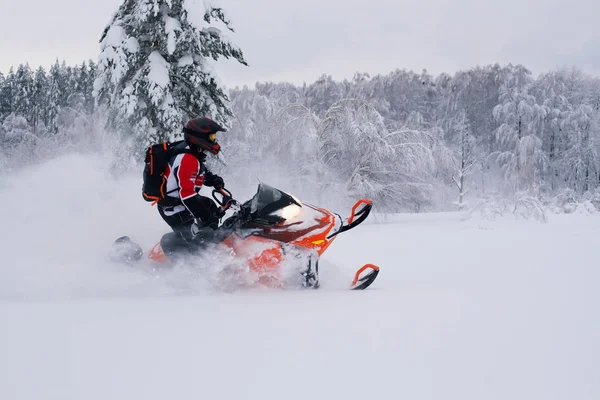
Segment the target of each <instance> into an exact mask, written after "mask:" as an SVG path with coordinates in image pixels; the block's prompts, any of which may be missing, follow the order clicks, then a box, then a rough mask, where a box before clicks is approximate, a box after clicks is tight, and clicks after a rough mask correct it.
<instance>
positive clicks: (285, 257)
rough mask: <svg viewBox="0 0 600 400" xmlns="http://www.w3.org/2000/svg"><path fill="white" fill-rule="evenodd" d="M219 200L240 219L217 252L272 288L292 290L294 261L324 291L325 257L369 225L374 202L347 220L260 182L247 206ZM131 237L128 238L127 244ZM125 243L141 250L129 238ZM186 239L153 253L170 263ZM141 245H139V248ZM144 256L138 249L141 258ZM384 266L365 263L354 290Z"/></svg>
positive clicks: (220, 234)
mask: <svg viewBox="0 0 600 400" xmlns="http://www.w3.org/2000/svg"><path fill="white" fill-rule="evenodd" d="M213 198H214V199H215V201H216V202H217V203H218V204H219V205H220V206H221V207H222V209H223V210H227V209H229V208H232V210H236V211H235V212H234V214H233V215H232V216H231V217H229V218H227V219H226V220H225V221H224V222H223V224H222V225H221V226H220V227H219V228H218V229H217V231H215V233H216V237H215V238H213V240H212V241H213V242H216V243H218V244H217V247H220V248H221V249H222V250H226V251H227V252H228V253H229V254H233V255H234V256H235V257H236V258H241V259H242V260H244V263H243V264H245V268H246V269H247V270H249V271H252V272H253V273H254V275H255V276H256V282H257V283H258V284H260V285H264V286H268V287H278V288H281V287H286V286H287V285H288V282H287V279H286V276H285V274H284V272H283V266H284V264H286V262H287V261H289V259H290V258H291V259H293V260H294V262H295V263H296V264H298V265H300V266H301V267H300V271H298V272H299V276H300V280H301V284H302V285H303V286H304V287H309V288H318V287H319V258H320V256H321V255H323V253H324V252H325V250H327V248H328V247H329V246H330V245H331V243H332V242H333V241H334V240H335V238H336V237H337V235H338V234H340V233H342V232H345V231H348V230H349V229H352V228H354V227H356V226H357V225H359V224H360V223H361V222H363V221H364V220H365V219H366V218H367V217H368V215H369V213H370V211H371V208H372V205H373V204H372V202H371V201H370V200H364V199H363V200H359V201H357V202H356V204H354V206H353V207H352V211H351V214H350V216H349V217H348V218H347V220H345V221H344V220H342V218H341V217H340V216H339V215H338V214H334V213H332V212H331V211H329V210H326V209H324V208H320V207H316V206H313V205H310V204H306V203H302V202H300V200H298V199H296V198H295V197H294V196H292V195H290V194H288V193H285V192H283V191H281V190H279V189H276V188H274V187H271V186H269V185H266V184H264V183H260V184H259V186H258V190H257V192H256V194H255V195H254V196H253V197H252V198H251V199H250V200H248V201H247V202H245V203H243V204H241V203H239V202H237V201H236V200H234V199H233V198H232V196H231V193H230V192H229V191H228V190H226V189H221V190H220V191H216V190H215V191H213ZM124 238H126V239H124ZM124 238H120V239H117V241H119V240H121V241H122V242H123V244H125V243H128V244H130V245H135V244H134V243H133V242H130V241H129V238H127V237H124ZM180 244H181V240H180V239H179V237H178V235H177V234H175V233H169V234H166V235H165V236H163V238H162V239H161V241H160V242H159V243H157V244H156V245H155V246H154V247H153V248H152V250H151V251H150V252H149V254H148V258H150V259H151V260H153V261H155V262H158V263H166V264H169V263H171V262H173V260H174V259H176V257H177V255H178V254H180V252H179V250H180ZM136 246H137V245H136ZM140 257H141V248H139V246H138V252H137V256H135V257H134V258H140ZM378 274H379V267H377V266H376V265H373V264H365V265H364V266H363V267H361V268H360V269H358V271H356V273H355V275H354V279H353V280H352V282H351V284H350V288H351V289H354V290H361V289H366V288H367V287H369V286H370V285H371V284H372V283H373V282H374V281H375V279H376V278H377V275H378Z"/></svg>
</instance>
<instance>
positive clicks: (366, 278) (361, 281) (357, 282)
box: [350, 264, 379, 290]
mask: <svg viewBox="0 0 600 400" xmlns="http://www.w3.org/2000/svg"><path fill="white" fill-rule="evenodd" d="M367 270H368V272H367V273H365V274H363V275H362V276H361V274H362V273H363V272H365V271H367ZM377 275H379V267H378V266H377V265H374V264H365V265H363V266H362V267H361V268H360V269H359V270H358V271H356V274H354V280H353V281H352V283H351V284H350V289H351V290H364V289H366V288H368V287H369V286H371V284H372V283H373V282H375V279H377Z"/></svg>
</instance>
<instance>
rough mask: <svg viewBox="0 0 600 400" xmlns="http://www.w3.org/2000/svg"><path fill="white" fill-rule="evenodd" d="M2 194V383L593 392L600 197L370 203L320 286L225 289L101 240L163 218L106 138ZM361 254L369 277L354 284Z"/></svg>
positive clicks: (327, 265) (142, 234)
mask: <svg viewBox="0 0 600 400" xmlns="http://www.w3.org/2000/svg"><path fill="white" fill-rule="evenodd" d="M231 190H232V191H233V193H239V192H243V191H248V192H253V191H250V190H247V188H231ZM0 194H1V195H2V199H3V200H2V207H0V220H1V221H2V222H3V231H2V234H1V235H2V237H1V239H2V240H0V254H2V255H3V262H2V263H0V321H2V329H0V355H1V356H0V398H2V399H11V400H21V399H27V400H30V399H41V398H43V399H61V400H64V399H86V400H94V399H102V400H105V399H128V400H129V399H165V398H182V399H192V398H208V399H240V398H260V399H307V398H315V397H316V398H322V399H338V398H339V399H341V398H343V399H367V398H368V399H371V398H372V399H402V398H407V399H457V400H458V399H460V400H465V399H473V400H479V399H486V400H487V399H502V400H504V399H511V400H513V399H524V400H530V399H544V400H547V399H561V400H563V399H565V400H566V399H577V400H587V399H590V400H592V399H598V398H600V369H599V367H598V366H599V365H600V344H599V342H598V336H599V334H600V313H599V312H598V310H599V306H600V298H599V297H598V282H599V281H600V269H598V264H599V260H600V248H599V246H598V239H597V238H598V237H600V215H599V214H597V213H596V214H586V213H573V214H563V215H550V217H549V219H548V222H547V223H545V224H540V223H537V222H534V221H527V220H515V219H510V220H509V219H498V220H494V221H485V229H481V227H480V226H479V225H478V224H477V223H475V221H473V220H472V219H471V220H469V221H462V220H461V214H460V213H439V214H422V215H420V214H399V215H395V216H393V217H389V218H387V219H386V220H385V223H380V222H383V221H382V220H381V219H380V218H371V219H370V220H368V221H367V222H368V223H367V222H366V223H365V224H363V225H361V226H360V227H358V228H356V229H354V230H352V231H350V232H348V233H345V234H343V235H340V237H339V238H338V239H337V240H336V242H335V243H333V245H332V246H331V247H330V249H329V250H328V251H327V252H326V253H325V256H324V258H323V262H322V265H321V271H322V284H323V287H322V289H319V290H316V291H312V290H311V291H300V290H293V291H281V290H246V291H243V290H238V291H233V292H222V291H218V290H215V289H214V288H212V287H211V286H210V285H208V284H207V283H206V282H205V281H204V280H203V279H202V277H201V276H200V275H199V274H197V273H195V271H194V270H193V269H185V268H181V269H178V270H174V271H170V272H168V271H165V272H156V271H151V270H135V269H130V268H125V267H122V266H118V265H114V264H111V263H110V262H108V261H107V260H106V254H105V250H106V249H107V248H108V246H109V245H110V244H111V243H112V241H113V240H114V239H115V238H116V237H118V236H121V235H124V234H129V235H131V236H132V237H133V238H134V239H135V240H136V241H138V242H139V243H140V244H142V246H143V247H144V248H145V249H148V248H149V247H151V246H152V245H153V244H154V243H155V242H156V241H157V240H158V238H159V237H160V235H161V234H162V233H164V232H166V231H167V227H166V225H165V224H164V223H163V221H162V220H161V219H160V217H159V216H158V215H157V212H156V209H155V208H154V207H151V206H150V205H149V204H148V203H145V202H144V201H143V200H142V199H141V194H140V176H139V174H135V175H133V174H124V175H120V174H119V173H118V170H117V169H116V168H115V167H114V165H113V164H112V160H111V158H110V157H107V156H91V155H71V156H66V157H61V158H59V159H56V160H53V161H50V162H47V163H45V164H43V165H39V166H36V167H30V168H29V169H27V170H25V171H22V172H17V173H14V174H12V175H11V176H9V177H5V178H4V181H1V182H0ZM294 194H295V195H297V196H298V197H299V198H300V199H302V197H303V196H302V194H300V193H294ZM334 211H337V212H339V213H341V214H342V215H345V214H347V211H348V210H334ZM374 217H378V216H374ZM367 262H371V263H374V264H377V265H379V266H380V267H381V273H380V276H379V278H378V281H377V282H376V283H375V284H374V285H373V287H372V288H371V289H369V290H367V291H364V292H351V291H348V290H346V289H345V288H346V286H347V284H349V282H350V280H351V275H352V273H353V272H354V270H355V269H356V268H358V267H359V266H361V265H362V264H364V263H367Z"/></svg>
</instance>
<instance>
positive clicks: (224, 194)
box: [212, 188, 238, 210]
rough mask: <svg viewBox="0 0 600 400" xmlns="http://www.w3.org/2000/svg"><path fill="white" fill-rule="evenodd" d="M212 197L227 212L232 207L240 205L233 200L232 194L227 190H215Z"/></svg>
mask: <svg viewBox="0 0 600 400" xmlns="http://www.w3.org/2000/svg"><path fill="white" fill-rule="evenodd" d="M217 194H219V195H221V197H220V198H219V196H217ZM212 197H213V199H214V200H215V201H216V202H217V204H218V205H220V206H221V208H222V209H223V210H227V209H229V207H231V206H232V205H234V204H238V202H237V201H236V200H234V199H233V195H232V194H231V192H230V191H229V190H227V189H225V188H220V189H214V190H213V191H212Z"/></svg>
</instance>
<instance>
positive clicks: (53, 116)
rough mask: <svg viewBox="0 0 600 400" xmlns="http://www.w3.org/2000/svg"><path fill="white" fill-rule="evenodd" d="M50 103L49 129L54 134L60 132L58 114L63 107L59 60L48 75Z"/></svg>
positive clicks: (48, 113) (48, 105)
mask: <svg viewBox="0 0 600 400" xmlns="http://www.w3.org/2000/svg"><path fill="white" fill-rule="evenodd" d="M48 81H49V85H48V104H47V107H48V108H47V110H48V111H47V118H48V124H47V126H48V130H49V131H50V132H52V133H54V134H56V133H58V114H59V113H60V109H61V97H62V93H63V90H62V88H63V86H64V85H63V77H62V73H61V68H60V66H59V64H58V60H56V62H55V63H54V64H53V65H52V67H50V75H49V77H48Z"/></svg>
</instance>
